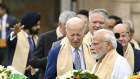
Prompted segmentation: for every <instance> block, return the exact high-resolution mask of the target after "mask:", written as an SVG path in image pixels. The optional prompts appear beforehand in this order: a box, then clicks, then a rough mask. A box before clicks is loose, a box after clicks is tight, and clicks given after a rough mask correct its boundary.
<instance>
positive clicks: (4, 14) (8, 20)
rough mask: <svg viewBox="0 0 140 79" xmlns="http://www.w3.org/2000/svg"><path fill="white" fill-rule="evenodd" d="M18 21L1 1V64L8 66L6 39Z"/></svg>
mask: <svg viewBox="0 0 140 79" xmlns="http://www.w3.org/2000/svg"><path fill="white" fill-rule="evenodd" d="M16 23H17V20H16V18H15V17H13V16H10V15H9V11H8V8H7V6H6V4H5V3H0V64H2V65H4V66H7V62H8V51H7V47H6V39H7V37H8V36H9V33H10V28H11V27H13V26H14V25H15V24H16Z"/></svg>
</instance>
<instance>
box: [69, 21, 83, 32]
mask: <svg viewBox="0 0 140 79" xmlns="http://www.w3.org/2000/svg"><path fill="white" fill-rule="evenodd" d="M67 30H68V31H69V32H79V31H82V30H83V25H82V23H74V24H68V27H67Z"/></svg>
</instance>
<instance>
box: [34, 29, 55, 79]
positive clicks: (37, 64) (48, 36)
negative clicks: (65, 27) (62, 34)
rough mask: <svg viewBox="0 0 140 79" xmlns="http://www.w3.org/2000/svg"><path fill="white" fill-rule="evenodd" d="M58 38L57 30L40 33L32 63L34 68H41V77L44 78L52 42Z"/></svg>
mask: <svg viewBox="0 0 140 79" xmlns="http://www.w3.org/2000/svg"><path fill="white" fill-rule="evenodd" d="M56 40H57V35H56V30H52V31H49V32H46V33H44V34H42V35H40V37H39V39H38V44H37V47H36V48H35V51H34V53H33V56H32V61H31V65H32V66H33V67H34V68H40V70H41V75H40V79H44V74H45V70H46V63H47V56H48V53H49V51H50V49H51V46H52V43H53V42H55V41H56Z"/></svg>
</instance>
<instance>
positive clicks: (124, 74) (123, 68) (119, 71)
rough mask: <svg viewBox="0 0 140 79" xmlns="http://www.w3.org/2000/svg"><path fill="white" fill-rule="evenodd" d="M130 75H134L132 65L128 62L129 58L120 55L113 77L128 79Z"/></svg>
mask: <svg viewBox="0 0 140 79" xmlns="http://www.w3.org/2000/svg"><path fill="white" fill-rule="evenodd" d="M96 64H97V63H96ZM96 64H95V66H94V67H93V70H92V73H93V72H94V69H95V67H96ZM101 64H102V63H101ZM101 64H100V66H101ZM100 66H99V68H100ZM97 72H98V70H97ZM129 75H132V70H131V67H130V65H129V64H128V62H127V60H126V59H125V58H124V57H122V56H121V55H118V56H117V58H116V62H115V65H114V69H113V71H112V75H111V79H127V78H128V77H129Z"/></svg>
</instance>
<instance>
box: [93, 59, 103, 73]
mask: <svg viewBox="0 0 140 79" xmlns="http://www.w3.org/2000/svg"><path fill="white" fill-rule="evenodd" d="M101 62H102V59H99V61H98V62H97V65H96V67H95V70H94V73H97V70H98V68H99V65H100V64H101Z"/></svg>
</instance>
